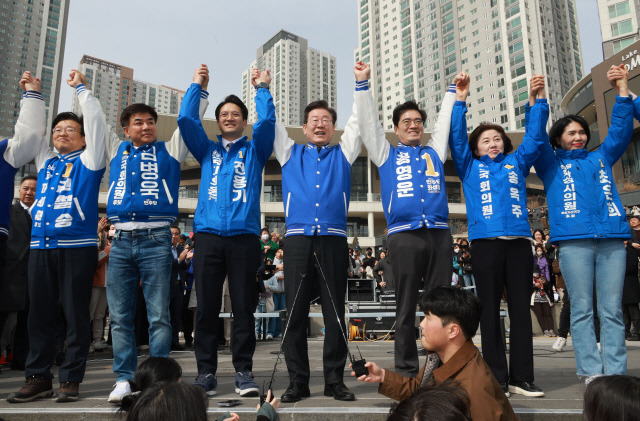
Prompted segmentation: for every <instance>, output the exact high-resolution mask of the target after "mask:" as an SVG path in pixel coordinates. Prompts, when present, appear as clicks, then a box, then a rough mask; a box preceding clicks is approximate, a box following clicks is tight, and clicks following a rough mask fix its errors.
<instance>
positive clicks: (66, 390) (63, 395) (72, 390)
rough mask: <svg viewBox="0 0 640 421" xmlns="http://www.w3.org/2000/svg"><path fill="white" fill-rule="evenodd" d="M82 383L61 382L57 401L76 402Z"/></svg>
mask: <svg viewBox="0 0 640 421" xmlns="http://www.w3.org/2000/svg"><path fill="white" fill-rule="evenodd" d="M79 388H80V383H73V382H61V383H60V388H58V398H57V399H56V402H75V401H77V400H78V396H80V394H79V393H78V389H79Z"/></svg>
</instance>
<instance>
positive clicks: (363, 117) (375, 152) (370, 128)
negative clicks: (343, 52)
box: [345, 61, 390, 167]
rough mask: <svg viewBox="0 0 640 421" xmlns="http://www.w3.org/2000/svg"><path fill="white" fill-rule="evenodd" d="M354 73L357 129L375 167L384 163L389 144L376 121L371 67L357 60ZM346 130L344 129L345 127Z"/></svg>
mask: <svg viewBox="0 0 640 421" xmlns="http://www.w3.org/2000/svg"><path fill="white" fill-rule="evenodd" d="M354 73H355V75H356V92H355V94H354V105H355V108H356V114H357V116H358V118H357V123H358V130H359V132H360V138H361V140H362V143H364V147H365V148H367V152H368V154H369V158H370V159H371V162H373V163H374V164H375V165H376V166H377V167H379V166H380V165H382V164H384V163H385V161H386V160H387V158H388V157H389V149H390V145H389V142H388V141H387V137H386V135H385V132H384V129H383V128H382V125H381V124H380V122H379V121H378V114H377V112H376V104H375V102H374V101H373V95H372V94H371V91H370V90H369V78H370V77H371V67H369V65H368V64H366V63H363V62H361V61H359V62H358V63H356V65H355V67H354ZM345 131H346V129H345Z"/></svg>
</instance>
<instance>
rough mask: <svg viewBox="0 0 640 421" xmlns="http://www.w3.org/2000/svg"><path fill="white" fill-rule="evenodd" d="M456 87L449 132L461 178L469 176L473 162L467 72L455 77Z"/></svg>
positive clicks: (450, 144) (454, 160) (452, 150)
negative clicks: (468, 114)
mask: <svg viewBox="0 0 640 421" xmlns="http://www.w3.org/2000/svg"><path fill="white" fill-rule="evenodd" d="M453 81H454V83H455V89H456V103H455V104H454V106H453V110H452V111H451V130H450V132H449V148H450V149H451V157H452V158H453V164H454V165H455V167H456V172H457V173H458V177H460V180H464V179H465V178H466V177H467V172H468V171H469V169H471V164H472V163H473V154H472V152H471V149H470V148H469V137H468V136H467V103H466V101H467V96H469V85H470V79H469V75H468V74H467V72H460V73H458V75H456V77H455V78H454V79H453Z"/></svg>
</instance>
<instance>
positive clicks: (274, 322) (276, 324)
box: [267, 292, 287, 338]
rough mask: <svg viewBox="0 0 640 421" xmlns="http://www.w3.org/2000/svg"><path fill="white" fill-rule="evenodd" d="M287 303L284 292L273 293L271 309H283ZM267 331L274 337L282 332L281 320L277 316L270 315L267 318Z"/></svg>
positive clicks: (276, 310) (275, 310)
mask: <svg viewBox="0 0 640 421" xmlns="http://www.w3.org/2000/svg"><path fill="white" fill-rule="evenodd" d="M286 305H287V301H286V300H285V296H284V292H281V293H279V294H273V311H274V312H276V313H277V312H278V311H280V310H284V308H285V307H286ZM267 333H270V334H272V335H273V337H274V338H275V337H276V336H278V335H280V334H282V320H280V318H279V317H271V318H269V326H268V328H267Z"/></svg>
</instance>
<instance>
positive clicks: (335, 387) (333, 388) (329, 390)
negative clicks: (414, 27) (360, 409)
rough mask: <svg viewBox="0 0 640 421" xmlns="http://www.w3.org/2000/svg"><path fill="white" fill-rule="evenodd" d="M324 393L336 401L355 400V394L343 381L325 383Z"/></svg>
mask: <svg viewBox="0 0 640 421" xmlns="http://www.w3.org/2000/svg"><path fill="white" fill-rule="evenodd" d="M324 395H325V396H333V399H335V400H337V401H355V400H356V396H355V395H354V394H353V393H352V392H351V391H350V390H349V389H348V388H347V386H345V385H344V383H343V382H338V383H332V384H325V385H324Z"/></svg>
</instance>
